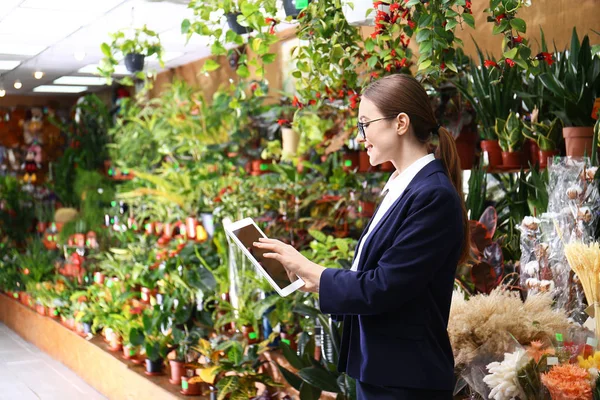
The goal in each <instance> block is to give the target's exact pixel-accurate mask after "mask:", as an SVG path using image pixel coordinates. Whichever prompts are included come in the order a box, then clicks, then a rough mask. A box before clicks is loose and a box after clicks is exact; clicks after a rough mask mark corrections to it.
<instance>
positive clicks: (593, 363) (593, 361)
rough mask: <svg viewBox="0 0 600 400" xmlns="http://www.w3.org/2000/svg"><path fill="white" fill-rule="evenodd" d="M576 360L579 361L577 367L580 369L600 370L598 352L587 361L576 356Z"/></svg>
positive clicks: (599, 354)
mask: <svg viewBox="0 0 600 400" xmlns="http://www.w3.org/2000/svg"><path fill="white" fill-rule="evenodd" d="M577 360H578V361H579V366H580V367H581V368H585V369H590V368H597V369H600V351H597V352H595V353H594V355H593V356H589V357H588V358H587V359H584V358H583V357H582V356H577Z"/></svg>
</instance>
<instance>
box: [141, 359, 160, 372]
mask: <svg viewBox="0 0 600 400" xmlns="http://www.w3.org/2000/svg"><path fill="white" fill-rule="evenodd" d="M144 372H145V374H146V375H163V360H162V358H161V359H158V360H156V361H152V360H150V359H149V358H146V371H144Z"/></svg>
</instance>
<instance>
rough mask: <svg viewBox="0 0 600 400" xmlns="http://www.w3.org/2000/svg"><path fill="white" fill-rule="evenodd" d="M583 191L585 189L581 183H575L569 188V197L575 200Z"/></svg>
mask: <svg viewBox="0 0 600 400" xmlns="http://www.w3.org/2000/svg"><path fill="white" fill-rule="evenodd" d="M581 193H583V189H582V188H581V187H580V186H579V185H574V186H571V187H570V188H568V189H567V197H568V198H569V199H571V200H575V199H576V198H577V197H579V195H580V194H581Z"/></svg>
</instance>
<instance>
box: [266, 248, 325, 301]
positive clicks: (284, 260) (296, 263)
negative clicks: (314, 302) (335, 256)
mask: <svg viewBox="0 0 600 400" xmlns="http://www.w3.org/2000/svg"><path fill="white" fill-rule="evenodd" d="M258 240H259V242H255V243H254V246H255V247H258V248H259V249H263V250H268V251H269V253H265V254H263V257H265V258H273V259H275V260H277V261H279V262H280V263H281V264H282V265H283V266H284V267H285V269H286V271H287V273H288V276H289V277H290V280H291V281H294V280H295V279H296V275H298V276H299V277H300V278H302V280H303V281H304V282H305V285H304V286H303V287H302V289H301V290H303V291H305V292H315V293H317V292H319V281H320V280H321V274H322V273H323V271H324V270H325V268H324V267H321V266H320V265H317V264H315V263H314V262H312V261H310V260H309V259H307V258H306V257H304V256H303V255H302V254H300V252H299V251H298V250H296V249H295V248H293V247H292V246H290V245H289V244H285V243H283V242H281V241H279V240H275V239H267V238H260V239H258Z"/></svg>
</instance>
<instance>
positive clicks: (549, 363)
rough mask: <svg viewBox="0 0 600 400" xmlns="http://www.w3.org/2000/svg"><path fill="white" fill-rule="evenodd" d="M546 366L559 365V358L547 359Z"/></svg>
mask: <svg viewBox="0 0 600 400" xmlns="http://www.w3.org/2000/svg"><path fill="white" fill-rule="evenodd" d="M546 364H548V365H558V357H548V358H547V359H546Z"/></svg>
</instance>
